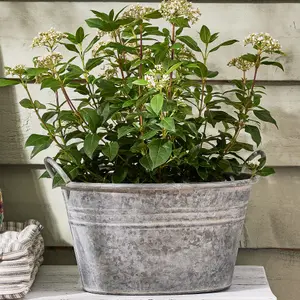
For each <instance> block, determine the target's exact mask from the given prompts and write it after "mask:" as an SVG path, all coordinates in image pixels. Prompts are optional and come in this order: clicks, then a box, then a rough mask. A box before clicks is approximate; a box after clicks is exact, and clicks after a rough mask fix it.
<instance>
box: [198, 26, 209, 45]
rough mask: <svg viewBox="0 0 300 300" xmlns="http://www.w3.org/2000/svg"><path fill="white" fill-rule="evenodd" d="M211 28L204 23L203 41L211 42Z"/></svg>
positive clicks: (201, 36)
mask: <svg viewBox="0 0 300 300" xmlns="http://www.w3.org/2000/svg"><path fill="white" fill-rule="evenodd" d="M210 37H211V34H210V30H209V29H208V27H207V26H205V25H203V26H202V27H201V30H200V39H201V41H202V42H203V43H205V44H208V43H209V42H210Z"/></svg>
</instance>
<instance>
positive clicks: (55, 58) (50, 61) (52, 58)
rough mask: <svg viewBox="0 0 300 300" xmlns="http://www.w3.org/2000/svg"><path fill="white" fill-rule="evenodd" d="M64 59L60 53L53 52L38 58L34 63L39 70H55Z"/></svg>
mask: <svg viewBox="0 0 300 300" xmlns="http://www.w3.org/2000/svg"><path fill="white" fill-rule="evenodd" d="M62 59H63V56H62V55H61V54H60V53H59V52H51V53H49V54H47V55H44V56H38V57H36V58H35V59H34V63H35V65H36V66H37V67H38V68H48V69H53V68H54V67H55V66H56V65H57V64H58V63H59V62H60V61H61V60H62Z"/></svg>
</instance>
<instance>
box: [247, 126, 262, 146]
mask: <svg viewBox="0 0 300 300" xmlns="http://www.w3.org/2000/svg"><path fill="white" fill-rule="evenodd" d="M245 131H246V132H247V133H249V134H250V135H251V137H252V140H253V141H254V142H255V143H256V145H257V146H259V144H260V143H261V136H260V131H259V129H258V128H257V127H256V126H253V125H246V126H245Z"/></svg>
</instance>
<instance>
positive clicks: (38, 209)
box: [0, 48, 66, 245]
mask: <svg viewBox="0 0 300 300" xmlns="http://www.w3.org/2000/svg"><path fill="white" fill-rule="evenodd" d="M1 77H4V66H3V57H2V54H1V48H0V78H1ZM18 88H20V87H6V88H1V89H0V188H1V189H2V192H3V198H4V210H5V211H4V220H6V221H25V220H28V219H36V220H38V221H39V222H40V223H41V224H42V225H43V226H44V227H45V229H44V236H47V239H46V243H47V242H48V244H49V245H52V244H53V242H54V241H55V244H57V245H66V242H65V241H64V240H62V239H61V238H60V234H59V229H58V226H57V224H56V221H55V217H54V211H53V208H52V207H51V206H50V205H49V201H47V198H46V195H47V194H46V192H45V188H44V187H43V185H42V182H41V181H39V180H38V177H39V174H40V173H41V172H42V169H43V168H44V167H43V165H32V164H27V163H26V153H25V150H24V140H23V135H22V129H23V130H25V129H24V126H26V122H27V121H25V123H24V121H22V118H21V114H22V113H24V112H25V111H24V110H22V109H21V110H19V109H18V102H19V101H20V100H21V99H18V98H19V97H18V96H17V93H16V91H17V89H18ZM29 121H30V120H29ZM27 126H28V125H27ZM49 181H50V180H49ZM49 183H50V182H49ZM50 200H53V201H54V200H55V199H50Z"/></svg>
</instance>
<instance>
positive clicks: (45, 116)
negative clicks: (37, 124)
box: [42, 111, 57, 123]
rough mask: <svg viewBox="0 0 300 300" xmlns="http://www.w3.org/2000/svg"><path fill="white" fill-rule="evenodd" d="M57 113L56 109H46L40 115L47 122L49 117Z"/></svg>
mask: <svg viewBox="0 0 300 300" xmlns="http://www.w3.org/2000/svg"><path fill="white" fill-rule="evenodd" d="M56 114H57V112H56V111H47V112H45V113H44V114H43V115H42V120H43V121H44V122H45V123H47V122H48V121H49V120H50V119H51V118H53V117H54V116H55V115H56Z"/></svg>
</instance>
